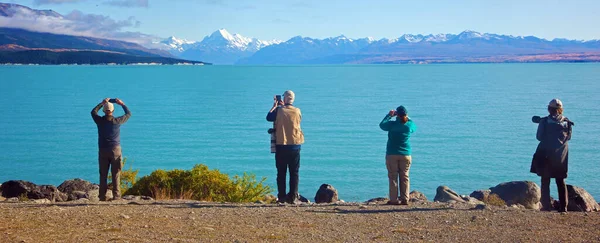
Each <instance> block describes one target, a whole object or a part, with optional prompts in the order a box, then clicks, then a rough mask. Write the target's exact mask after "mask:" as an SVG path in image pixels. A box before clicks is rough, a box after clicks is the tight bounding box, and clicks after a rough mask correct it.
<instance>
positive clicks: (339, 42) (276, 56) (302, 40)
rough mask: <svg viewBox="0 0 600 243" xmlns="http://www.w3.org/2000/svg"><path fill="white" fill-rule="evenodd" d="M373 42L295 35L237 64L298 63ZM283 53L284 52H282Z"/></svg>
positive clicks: (344, 37) (354, 51)
mask: <svg viewBox="0 0 600 243" xmlns="http://www.w3.org/2000/svg"><path fill="white" fill-rule="evenodd" d="M373 42H374V39H373V38H370V37H368V38H361V39H351V38H348V37H346V36H343V35H341V36H337V37H330V38H326V39H313V38H308V37H302V36H296V37H293V38H291V39H289V40H288V41H286V42H282V43H279V44H277V45H271V46H267V47H265V48H262V49H261V50H259V51H258V52H256V53H255V54H254V55H252V56H251V57H249V58H245V59H241V60H239V61H238V62H237V64H300V63H306V61H309V60H313V61H315V62H319V61H316V60H319V59H320V58H324V57H328V56H335V55H348V54H353V53H356V52H358V51H359V50H361V49H362V48H365V47H366V46H368V45H370V44H371V43H373ZM284 53H285V54H284Z"/></svg>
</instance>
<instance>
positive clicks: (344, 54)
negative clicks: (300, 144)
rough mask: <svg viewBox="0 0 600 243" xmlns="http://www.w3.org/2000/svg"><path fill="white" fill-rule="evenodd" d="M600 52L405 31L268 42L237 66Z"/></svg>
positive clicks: (588, 45)
mask: <svg viewBox="0 0 600 243" xmlns="http://www.w3.org/2000/svg"><path fill="white" fill-rule="evenodd" d="M583 52H595V53H600V41H597V40H593V41H585V42H584V41H573V40H566V39H555V40H552V41H549V40H546V39H541V38H538V37H535V36H510V35H498V34H490V33H480V32H476V31H471V30H466V31H463V32H461V33H459V34H436V35H433V34H429V35H421V34H417V35H414V34H404V35H401V36H400V37H398V38H394V39H387V38H383V39H380V40H374V39H372V38H363V39H350V38H347V37H345V36H339V37H332V38H326V39H312V38H307V37H300V36H297V37H293V38H291V39H289V40H288V41H286V42H283V43H280V44H278V45H273V46H268V47H266V48H263V49H261V50H259V51H258V52H256V53H255V54H254V55H252V56H251V57H249V58H245V59H242V60H240V61H239V62H238V64H309V63H310V64H340V63H389V62H392V63H396V62H401V63H402V62H404V61H410V60H423V59H427V60H432V59H433V60H452V61H461V60H471V59H473V58H493V57H499V56H510V55H512V56H519V55H552V54H564V53H583Z"/></svg>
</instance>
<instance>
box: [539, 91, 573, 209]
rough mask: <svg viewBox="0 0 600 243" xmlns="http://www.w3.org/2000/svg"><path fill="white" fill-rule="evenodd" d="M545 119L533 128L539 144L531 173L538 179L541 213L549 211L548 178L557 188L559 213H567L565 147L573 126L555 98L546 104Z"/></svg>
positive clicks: (566, 152)
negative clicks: (552, 180) (540, 181)
mask: <svg viewBox="0 0 600 243" xmlns="http://www.w3.org/2000/svg"><path fill="white" fill-rule="evenodd" d="M548 112H549V113H550V114H549V115H548V116H546V117H543V118H541V120H540V122H539V125H538V129H537V136H536V137H537V140H538V141H540V143H539V145H538V148H537V150H536V153H535V155H534V158H533V160H532V165H531V172H533V173H536V174H537V175H538V176H540V177H541V178H542V188H541V189H542V195H541V199H540V200H541V203H542V210H547V211H550V210H551V208H552V207H551V205H552V204H551V201H550V179H551V178H554V179H555V181H556V186H557V187H558V198H559V201H560V207H559V211H560V212H566V211H567V204H568V199H567V198H568V195H567V185H566V184H565V179H566V178H567V172H568V169H569V144H568V141H569V140H570V139H571V133H572V125H573V123H572V122H571V121H570V120H569V119H568V118H567V117H565V116H563V105H562V102H561V101H560V100H559V99H553V100H551V101H550V104H548Z"/></svg>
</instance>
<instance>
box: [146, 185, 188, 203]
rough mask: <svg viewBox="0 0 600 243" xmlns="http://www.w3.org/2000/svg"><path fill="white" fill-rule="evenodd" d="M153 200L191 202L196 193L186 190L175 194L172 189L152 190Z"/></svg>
mask: <svg viewBox="0 0 600 243" xmlns="http://www.w3.org/2000/svg"><path fill="white" fill-rule="evenodd" d="M152 198H154V199H156V200H168V199H182V200H191V199H193V198H194V191H192V190H185V191H180V192H173V191H171V189H170V188H159V187H153V188H152Z"/></svg>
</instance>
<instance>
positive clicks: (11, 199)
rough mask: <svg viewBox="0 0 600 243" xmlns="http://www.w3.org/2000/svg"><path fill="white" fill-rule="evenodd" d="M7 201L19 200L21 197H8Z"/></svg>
mask: <svg viewBox="0 0 600 243" xmlns="http://www.w3.org/2000/svg"><path fill="white" fill-rule="evenodd" d="M6 202H19V198H18V197H11V198H7V199H6Z"/></svg>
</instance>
